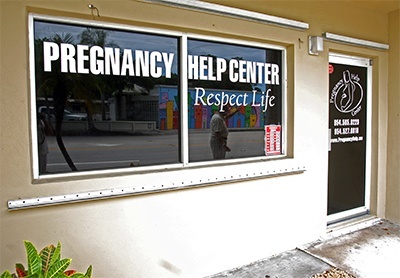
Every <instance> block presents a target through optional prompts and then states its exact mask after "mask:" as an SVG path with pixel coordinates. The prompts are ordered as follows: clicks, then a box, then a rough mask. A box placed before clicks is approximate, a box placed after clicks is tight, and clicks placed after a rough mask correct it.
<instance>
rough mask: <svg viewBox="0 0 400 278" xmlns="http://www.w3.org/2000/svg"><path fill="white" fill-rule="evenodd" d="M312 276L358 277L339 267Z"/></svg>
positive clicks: (328, 277) (322, 277) (314, 277)
mask: <svg viewBox="0 0 400 278" xmlns="http://www.w3.org/2000/svg"><path fill="white" fill-rule="evenodd" d="M311 278H356V277H355V276H353V275H351V274H349V273H347V272H346V271H343V270H341V269H338V268H331V269H329V270H327V271H324V272H322V273H320V274H314V275H313V276H311Z"/></svg>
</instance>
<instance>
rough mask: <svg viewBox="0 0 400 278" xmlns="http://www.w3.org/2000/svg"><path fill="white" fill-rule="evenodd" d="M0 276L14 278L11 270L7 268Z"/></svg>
mask: <svg viewBox="0 0 400 278" xmlns="http://www.w3.org/2000/svg"><path fill="white" fill-rule="evenodd" d="M0 278H13V277H12V275H11V273H10V271H8V270H6V271H4V272H3V274H1V276H0Z"/></svg>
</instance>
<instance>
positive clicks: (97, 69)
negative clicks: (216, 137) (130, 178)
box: [34, 20, 180, 174]
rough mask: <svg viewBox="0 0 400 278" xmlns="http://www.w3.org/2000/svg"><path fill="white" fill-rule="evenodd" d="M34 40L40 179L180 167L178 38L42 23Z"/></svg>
mask: <svg viewBox="0 0 400 278" xmlns="http://www.w3.org/2000/svg"><path fill="white" fill-rule="evenodd" d="M34 40H35V80H36V107H37V112H38V120H39V118H40V119H42V117H43V119H44V120H46V121H47V122H48V123H49V125H50V132H48V133H47V137H46V141H47V146H48V155H47V167H46V170H45V171H44V172H41V174H45V173H62V172H70V171H81V170H96V169H110V168H123V167H138V166H146V165H147V166H148V165H159V164H170V163H177V162H180V158H179V136H178V130H179V117H180V116H179V113H180V111H179V105H178V99H179V90H178V83H179V79H178V74H179V72H178V64H179V60H178V39H177V38H175V37H169V36H160V35H153V34H144V33H138V32H130V31H124V30H117V29H108V28H95V27H87V26H81V25H73V24H64V23H55V22H47V21H43V20H35V21H34ZM39 115H40V116H39ZM44 120H43V121H44ZM41 130H43V128H42V127H41ZM41 134H42V133H40V134H39V131H38V136H39V135H40V136H41ZM39 139H40V138H38V143H40V142H39V141H41V140H39Z"/></svg>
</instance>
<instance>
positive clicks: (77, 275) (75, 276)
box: [69, 273, 85, 278]
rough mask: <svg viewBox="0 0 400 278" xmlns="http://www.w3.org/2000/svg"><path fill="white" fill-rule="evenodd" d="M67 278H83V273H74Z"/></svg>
mask: <svg viewBox="0 0 400 278" xmlns="http://www.w3.org/2000/svg"><path fill="white" fill-rule="evenodd" d="M69 277H70V278H85V274H83V273H74V274H72V275H71V276H69Z"/></svg>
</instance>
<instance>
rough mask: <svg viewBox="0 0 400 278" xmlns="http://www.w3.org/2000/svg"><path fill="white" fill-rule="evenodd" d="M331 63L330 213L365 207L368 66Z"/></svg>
mask: <svg viewBox="0 0 400 278" xmlns="http://www.w3.org/2000/svg"><path fill="white" fill-rule="evenodd" d="M334 60H335V59H332V58H331V59H330V61H331V63H330V64H329V129H330V137H331V138H330V151H329V172H328V215H332V214H336V213H341V212H344V211H349V210H352V209H356V208H365V206H366V204H365V202H366V198H365V193H366V192H365V190H366V186H365V177H366V172H365V169H366V140H367V138H366V137H367V136H366V135H367V128H368V127H367V94H368V93H369V92H368V91H367V87H368V86H367V84H368V80H367V78H368V67H367V66H358V65H354V63H351V64H346V63H343V61H342V60H341V63H335V62H332V61H334Z"/></svg>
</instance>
